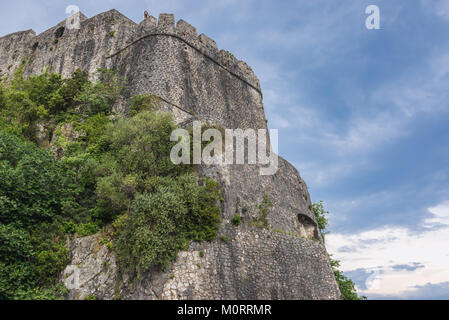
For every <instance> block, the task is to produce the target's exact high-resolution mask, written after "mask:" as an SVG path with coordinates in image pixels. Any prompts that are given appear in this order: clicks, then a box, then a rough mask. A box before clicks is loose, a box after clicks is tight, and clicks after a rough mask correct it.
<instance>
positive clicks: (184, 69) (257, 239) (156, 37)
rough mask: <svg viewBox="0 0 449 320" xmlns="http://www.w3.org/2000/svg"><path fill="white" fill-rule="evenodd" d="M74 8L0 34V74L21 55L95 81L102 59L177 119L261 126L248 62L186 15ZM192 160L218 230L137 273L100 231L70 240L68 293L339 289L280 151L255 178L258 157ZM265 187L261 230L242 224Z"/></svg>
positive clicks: (292, 293) (301, 185)
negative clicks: (272, 165) (225, 162)
mask: <svg viewBox="0 0 449 320" xmlns="http://www.w3.org/2000/svg"><path fill="white" fill-rule="evenodd" d="M79 18H80V28H79V29H69V28H67V27H66V25H65V22H61V23H60V24H58V25H57V26H55V27H53V28H51V29H49V30H47V31H45V32H43V33H42V34H40V35H35V33H34V32H33V31H32V30H29V31H24V32H18V33H14V34H11V35H7V36H4V37H2V38H0V70H1V71H0V72H1V73H0V74H1V75H2V76H4V77H7V78H8V77H11V76H12V75H13V73H14V70H15V69H17V68H18V67H19V66H20V64H21V63H22V61H25V62H26V65H25V69H24V70H25V71H24V72H25V74H26V75H30V74H38V73H40V72H41V71H42V70H43V68H49V69H50V70H52V71H55V72H58V73H60V74H62V75H63V76H68V75H70V74H71V73H72V72H73V71H75V70H76V69H78V68H79V69H83V70H86V71H88V72H89V74H90V76H91V77H92V79H93V80H95V75H94V72H95V71H96V70H97V68H111V69H115V70H117V71H118V72H119V74H120V75H122V76H124V77H126V78H127V79H128V80H129V82H130V92H129V93H128V94H129V95H132V94H144V93H151V94H154V95H157V96H159V97H160V98H161V99H162V101H164V103H163V104H164V105H163V108H164V109H166V110H170V111H171V112H173V114H174V116H175V119H176V121H177V122H178V123H180V124H181V125H186V124H187V123H191V122H192V121H193V120H200V121H203V122H209V123H213V124H215V125H217V126H220V127H223V128H229V129H235V128H240V129H243V130H245V129H249V128H252V129H264V130H267V125H266V119H265V113H264V111H263V96H262V91H261V89H260V84H259V80H258V79H257V77H256V76H255V74H254V73H253V71H252V70H251V68H250V67H249V66H248V65H247V64H246V63H244V62H243V61H238V60H237V59H236V58H235V57H234V56H233V55H232V54H230V53H229V52H227V51H224V50H221V51H219V50H218V49H217V45H216V44H215V42H214V41H213V40H212V39H210V38H209V37H207V36H206V35H204V34H201V35H200V36H198V35H197V32H196V29H195V28H194V27H193V26H191V25H189V24H188V23H186V22H185V21H183V20H180V21H178V22H177V23H176V25H175V19H174V16H173V15H170V14H161V15H160V17H159V19H156V18H154V17H152V16H150V15H145V19H144V20H143V21H142V22H141V23H140V24H136V23H134V22H133V21H131V20H129V19H128V18H126V17H125V16H123V15H122V14H120V13H119V12H117V11H116V10H111V11H108V12H105V13H101V14H99V15H97V16H95V17H92V18H89V19H88V18H86V17H85V16H83V15H82V14H80V15H79ZM126 98H128V97H124V99H125V100H126ZM117 108H120V106H117ZM197 170H198V172H199V173H200V175H203V176H209V177H212V178H214V179H215V180H216V181H219V182H220V186H221V189H222V193H223V197H224V199H225V201H224V204H223V206H222V216H223V223H222V224H221V227H220V236H219V239H217V240H215V241H213V242H211V243H192V245H191V246H190V249H189V250H188V251H187V252H181V253H180V254H179V256H178V260H177V261H176V262H175V263H174V264H173V265H172V266H171V268H170V270H168V271H167V272H165V273H162V272H158V271H151V272H149V273H148V274H147V275H146V276H145V277H143V279H142V280H140V281H137V280H133V281H129V280H128V279H127V278H126V275H124V276H119V274H118V271H117V267H116V264H115V254H114V252H112V251H110V250H108V249H107V247H106V245H105V244H104V241H102V235H100V234H99V235H95V236H91V237H86V238H78V239H71V240H70V241H69V242H68V246H69V249H70V252H71V256H72V263H71V265H70V266H68V267H67V269H66V270H65V272H64V276H63V280H64V281H65V283H66V286H67V287H68V288H69V289H70V297H71V298H73V299H83V298H85V297H86V296H88V295H89V296H90V295H95V296H96V297H97V298H99V299H114V298H116V299H119V298H123V299H338V298H339V296H340V293H339V290H338V286H337V284H336V281H335V279H334V276H333V273H332V269H331V267H330V264H329V259H328V257H327V253H326V249H325V247H324V245H323V242H322V239H321V237H320V235H319V232H318V229H317V224H316V221H315V217H314V215H313V212H312V207H311V202H310V196H309V193H308V191H307V186H306V184H305V182H304V181H303V180H302V179H301V177H300V175H299V173H298V172H297V170H296V169H295V168H294V167H293V166H292V165H290V164H289V163H288V162H287V161H285V160H283V159H282V158H279V170H278V171H277V173H276V174H274V175H272V176H260V175H259V166H257V165H229V166H205V165H201V166H197ZM264 195H268V197H269V198H270V199H271V201H272V202H273V204H274V206H273V208H272V209H271V210H270V212H269V215H268V221H269V224H270V229H269V230H265V229H259V228H257V227H255V226H252V225H251V224H250V221H251V220H252V219H253V218H255V217H257V215H258V211H257V204H259V203H260V202H261V201H262V199H263V197H264ZM236 213H239V214H241V215H242V217H243V221H244V223H243V224H242V225H240V226H239V227H234V226H233V225H232V224H231V223H230V220H231V219H232V217H233V216H234V215H235V214H236Z"/></svg>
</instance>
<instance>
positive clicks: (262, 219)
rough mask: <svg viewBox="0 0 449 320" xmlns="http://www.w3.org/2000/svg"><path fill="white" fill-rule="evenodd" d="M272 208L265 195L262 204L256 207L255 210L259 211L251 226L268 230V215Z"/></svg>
mask: <svg viewBox="0 0 449 320" xmlns="http://www.w3.org/2000/svg"><path fill="white" fill-rule="evenodd" d="M272 207H273V203H272V202H271V200H270V198H269V197H268V195H267V194H265V195H264V196H263V200H262V202H261V203H259V204H258V205H257V208H258V209H259V216H258V217H257V218H256V219H254V221H253V222H252V224H253V225H254V226H256V227H258V228H261V229H269V228H270V223H269V222H268V213H269V211H270V209H271V208H272Z"/></svg>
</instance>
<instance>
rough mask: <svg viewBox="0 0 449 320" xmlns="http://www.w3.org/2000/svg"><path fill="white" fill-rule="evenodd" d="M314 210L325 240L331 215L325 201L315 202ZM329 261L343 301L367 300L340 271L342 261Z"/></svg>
mask: <svg viewBox="0 0 449 320" xmlns="http://www.w3.org/2000/svg"><path fill="white" fill-rule="evenodd" d="M312 208H313V212H314V214H315V218H316V221H317V223H318V229H319V230H320V233H321V235H322V236H323V239H324V235H325V234H326V227H327V224H328V220H327V217H326V216H327V215H328V214H329V212H328V211H326V210H325V209H324V203H323V201H320V202H314V203H313V205H312ZM329 261H330V264H331V267H332V271H333V272H334V276H335V280H336V281H337V284H338V287H339V289H340V293H341V299H343V300H366V297H365V296H358V294H357V290H356V288H355V283H354V282H353V281H352V280H351V279H349V278H348V277H346V276H345V275H344V274H343V273H342V272H341V271H340V270H339V269H338V268H339V267H340V261H338V260H334V259H332V257H331V256H329Z"/></svg>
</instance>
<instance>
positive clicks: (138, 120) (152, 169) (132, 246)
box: [97, 111, 221, 276]
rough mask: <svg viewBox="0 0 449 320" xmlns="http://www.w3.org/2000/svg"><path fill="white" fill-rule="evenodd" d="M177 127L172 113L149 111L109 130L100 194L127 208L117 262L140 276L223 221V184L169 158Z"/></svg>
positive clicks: (119, 225) (211, 234) (210, 235)
mask: <svg viewBox="0 0 449 320" xmlns="http://www.w3.org/2000/svg"><path fill="white" fill-rule="evenodd" d="M175 128H176V127H175V125H174V123H173V119H172V117H171V115H169V114H160V113H156V112H147V111H145V112H142V113H140V114H138V115H136V116H135V117H133V118H131V119H121V120H119V121H118V122H117V123H115V124H113V125H110V126H109V128H108V130H107V132H106V141H107V142H108V145H109V147H108V149H109V150H110V151H109V153H108V155H107V157H106V158H107V159H108V160H107V162H108V163H109V165H108V166H107V167H108V170H105V173H106V174H105V175H104V176H103V177H101V178H100V179H99V180H98V185H97V194H98V196H99V197H100V198H103V199H105V201H106V200H107V203H108V204H109V205H110V206H111V207H112V209H113V211H112V212H116V213H118V212H123V213H124V214H123V215H121V216H120V217H119V218H118V219H116V221H115V223H114V226H115V228H116V248H117V254H118V259H119V266H120V268H121V270H122V271H125V272H131V273H133V274H136V275H137V276H141V275H142V274H143V273H144V272H146V271H148V270H149V268H151V267H153V266H155V267H158V268H160V269H165V268H166V267H167V266H168V264H169V263H170V262H171V261H173V260H174V259H175V258H176V256H177V252H178V251H179V250H180V249H183V248H184V249H185V248H187V247H188V243H189V241H190V240H195V241H211V240H213V239H215V237H216V235H217V232H218V226H219V223H220V221H221V216H220V208H219V206H218V201H219V200H220V199H221V194H220V189H219V185H218V184H217V183H216V182H214V181H213V180H211V179H201V180H199V179H198V177H197V175H196V174H194V173H193V172H192V170H191V169H190V168H188V167H184V166H176V165H174V164H173V163H172V162H171V161H170V151H171V148H172V146H173V144H174V142H171V141H170V134H171V132H172V130H174V129H175ZM104 161H106V160H104ZM110 212H111V211H110Z"/></svg>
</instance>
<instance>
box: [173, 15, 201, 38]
mask: <svg viewBox="0 0 449 320" xmlns="http://www.w3.org/2000/svg"><path fill="white" fill-rule="evenodd" d="M176 29H177V30H178V31H179V32H180V33H181V35H183V36H186V37H187V38H190V39H196V38H198V34H197V33H196V28H195V27H194V26H192V25H191V24H189V23H187V22H185V21H184V20H182V19H181V20H179V21H178V22H177V24H176Z"/></svg>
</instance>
